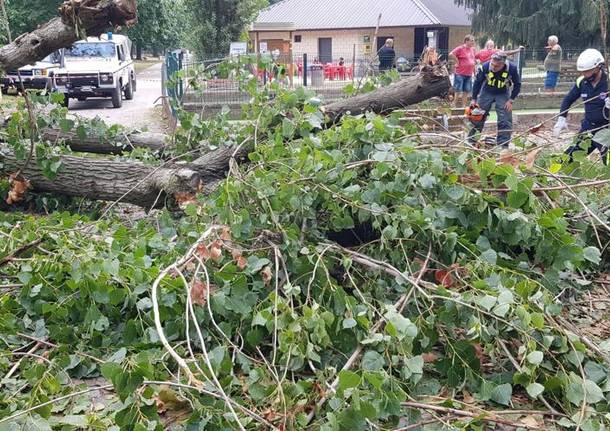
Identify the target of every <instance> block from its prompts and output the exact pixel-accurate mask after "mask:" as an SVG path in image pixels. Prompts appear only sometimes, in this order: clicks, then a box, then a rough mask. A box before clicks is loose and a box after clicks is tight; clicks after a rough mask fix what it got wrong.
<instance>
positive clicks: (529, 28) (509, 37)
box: [455, 0, 608, 48]
mask: <svg viewBox="0 0 610 431" xmlns="http://www.w3.org/2000/svg"><path fill="white" fill-rule="evenodd" d="M455 2H456V4H458V5H462V6H467V7H470V8H471V9H473V10H474V15H473V20H472V26H473V29H474V30H475V31H479V32H484V33H487V34H489V35H491V36H493V38H494V39H495V40H496V41H497V42H499V43H500V44H504V43H507V42H513V43H514V44H522V45H526V46H529V47H532V48H541V47H544V46H545V45H546V40H547V37H548V36H549V35H551V34H554V35H557V36H558V37H559V40H560V43H561V44H562V46H564V47H574V48H585V47H589V46H602V43H603V42H602V39H604V38H603V37H600V26H601V24H602V23H600V10H602V11H605V13H606V14H607V11H608V7H607V4H608V0H455ZM600 2H603V3H604V4H603V5H601V6H602V7H601V9H600V5H599V3H600Z"/></svg>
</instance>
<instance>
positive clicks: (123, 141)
mask: <svg viewBox="0 0 610 431" xmlns="http://www.w3.org/2000/svg"><path fill="white" fill-rule="evenodd" d="M42 138H43V139H45V140H47V141H50V142H59V141H63V142H64V143H65V144H66V145H67V146H68V147H70V148H71V149H72V151H79V152H82V153H96V154H120V153H122V152H124V151H131V150H132V149H134V148H148V149H150V150H153V151H162V150H163V149H165V148H166V147H167V145H168V143H169V142H171V138H170V137H169V136H168V135H165V134H163V133H152V132H139V133H127V134H124V135H121V136H118V137H117V138H116V139H115V140H112V141H110V140H104V139H101V138H99V137H97V136H89V135H87V136H86V137H85V139H81V138H80V137H79V136H78V135H77V134H76V133H75V132H63V131H61V130H59V129H45V130H43V131H42Z"/></svg>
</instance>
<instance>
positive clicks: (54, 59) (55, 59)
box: [41, 52, 59, 63]
mask: <svg viewBox="0 0 610 431" xmlns="http://www.w3.org/2000/svg"><path fill="white" fill-rule="evenodd" d="M41 61H42V62H45V63H59V52H54V53H52V54H49V55H47V56H46V57H45V58H43V59H42V60H41Z"/></svg>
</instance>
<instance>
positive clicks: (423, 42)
mask: <svg viewBox="0 0 610 431" xmlns="http://www.w3.org/2000/svg"><path fill="white" fill-rule="evenodd" d="M428 32H435V33H436V49H437V51H438V52H439V53H440V54H442V55H443V56H444V58H445V60H446V59H447V52H448V51H449V28H448V27H417V28H416V29H415V47H414V50H413V53H414V55H415V57H416V58H418V57H419V56H420V55H421V54H422V52H423V50H424V47H425V46H428ZM453 48H455V47H453Z"/></svg>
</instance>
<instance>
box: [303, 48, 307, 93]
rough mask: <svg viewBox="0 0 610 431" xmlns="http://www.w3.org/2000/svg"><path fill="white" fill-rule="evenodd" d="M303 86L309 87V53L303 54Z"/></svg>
mask: <svg viewBox="0 0 610 431" xmlns="http://www.w3.org/2000/svg"><path fill="white" fill-rule="evenodd" d="M303 87H307V54H303Z"/></svg>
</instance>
